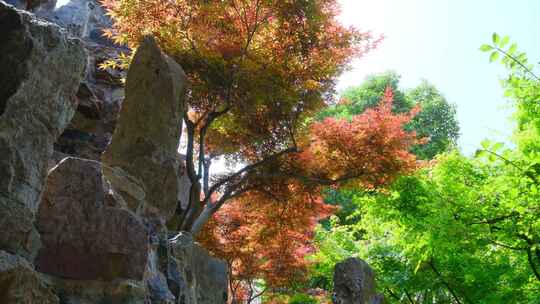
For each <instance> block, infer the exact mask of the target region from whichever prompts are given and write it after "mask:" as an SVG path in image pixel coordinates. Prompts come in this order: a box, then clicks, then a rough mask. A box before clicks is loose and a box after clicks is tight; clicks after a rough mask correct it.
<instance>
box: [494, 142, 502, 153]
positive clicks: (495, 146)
mask: <svg viewBox="0 0 540 304" xmlns="http://www.w3.org/2000/svg"><path fill="white" fill-rule="evenodd" d="M502 147H504V144H503V143H501V142H498V143H495V144H494V145H493V147H491V150H492V151H493V152H497V151H498V150H500V149H502Z"/></svg>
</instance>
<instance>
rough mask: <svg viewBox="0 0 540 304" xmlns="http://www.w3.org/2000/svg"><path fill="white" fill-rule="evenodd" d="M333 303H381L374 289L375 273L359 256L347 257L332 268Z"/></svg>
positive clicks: (380, 297) (382, 300)
mask: <svg viewBox="0 0 540 304" xmlns="http://www.w3.org/2000/svg"><path fill="white" fill-rule="evenodd" d="M332 301H333V303H334V304H382V303H383V302H384V299H383V296H382V295H380V294H377V291H376V289H375V273H374V272H373V269H371V267H369V265H368V264H367V263H366V262H364V261H363V260H361V259H359V258H348V259H346V260H345V261H343V262H341V263H338V264H336V267H335V269H334V294H333V296H332Z"/></svg>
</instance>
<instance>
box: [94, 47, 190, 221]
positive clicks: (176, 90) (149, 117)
mask: <svg viewBox="0 0 540 304" xmlns="http://www.w3.org/2000/svg"><path fill="white" fill-rule="evenodd" d="M185 86H186V78H185V75H184V72H183V71H182V68H181V67H180V66H179V65H178V64H177V63H176V62H174V61H173V60H172V59H171V58H169V57H168V56H167V55H165V54H163V53H162V52H161V50H160V49H159V47H158V46H157V44H156V42H155V41H154V40H153V39H152V38H150V37H146V38H145V39H144V40H143V41H142V43H141V45H140V46H139V48H138V50H137V52H136V54H135V56H134V58H133V62H132V64H131V66H130V68H129V71H128V76H127V82H126V98H125V100H124V102H123V104H122V110H121V112H120V118H119V121H118V125H117V127H116V130H115V131H114V134H113V138H112V140H111V144H110V145H109V146H108V147H107V149H106V151H105V152H104V154H103V156H102V162H103V163H104V164H105V165H107V167H110V168H112V170H105V171H104V174H105V176H106V177H107V179H108V180H109V181H110V182H111V185H112V187H113V188H115V189H124V188H130V189H134V188H135V187H133V186H129V187H128V186H126V185H123V184H122V183H123V182H120V181H119V180H118V179H117V178H115V176H113V174H112V173H113V172H117V173H118V174H115V175H117V176H124V180H127V181H129V183H133V184H134V185H136V186H138V187H139V188H140V189H142V190H143V191H144V193H145V196H144V199H141V197H140V196H138V197H134V193H127V192H124V193H122V195H123V196H124V199H126V200H129V201H131V202H132V203H129V202H128V204H129V205H131V206H132V209H133V210H135V211H137V212H140V214H142V215H145V216H148V217H157V218H160V219H162V221H163V223H165V222H166V221H167V220H168V219H170V218H171V217H172V216H173V215H174V212H175V210H176V207H177V203H178V193H179V191H180V188H181V186H180V166H181V161H180V157H179V155H178V152H177V149H178V144H179V139H180V134H181V128H182V115H183V111H184V90H185ZM126 196H129V198H128V197H126Z"/></svg>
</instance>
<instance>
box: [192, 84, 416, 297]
mask: <svg viewBox="0 0 540 304" xmlns="http://www.w3.org/2000/svg"><path fill="white" fill-rule="evenodd" d="M391 109H392V91H391V90H390V89H388V90H387V92H386V94H385V97H384V98H383V99H382V100H381V103H380V105H379V106H378V107H376V108H374V109H372V110H368V111H366V112H364V113H363V114H360V115H358V116H355V117H353V119H352V120H351V121H347V120H336V119H326V120H325V121H323V122H316V123H313V124H312V126H311V127H310V129H309V130H310V133H309V134H308V135H307V136H306V138H309V140H306V143H305V145H303V148H302V149H301V152H299V153H296V154H292V155H290V156H289V157H287V158H285V159H282V160H281V161H279V162H274V163H272V164H271V165H269V166H268V167H267V168H266V169H264V170H260V171H259V172H258V174H259V176H257V177H254V178H252V179H251V181H250V185H251V188H250V189H252V190H250V191H247V192H246V193H245V194H244V195H242V196H240V197H238V198H237V199H234V200H233V201H231V202H229V203H228V204H226V205H224V206H223V208H221V209H220V211H219V212H217V213H216V214H215V216H214V218H213V220H212V221H211V222H210V224H209V225H207V226H206V229H205V231H204V232H203V233H202V235H201V236H200V238H199V239H200V241H201V242H202V243H203V244H204V246H205V247H206V248H209V249H210V250H211V251H212V252H213V254H215V255H216V256H218V257H220V258H223V259H225V260H226V261H228V263H229V265H230V267H231V273H232V277H231V280H232V281H231V284H230V285H231V290H232V291H233V294H234V296H235V299H237V300H241V301H243V302H246V303H248V302H249V301H248V300H247V299H248V298H249V295H250V291H249V284H250V283H252V282H253V281H254V280H255V279H263V280H264V281H265V283H266V284H267V287H269V288H277V287H285V286H291V283H292V282H295V281H297V282H298V281H301V280H302V279H303V278H304V275H305V273H306V266H307V265H306V261H305V259H304V256H305V255H306V254H308V253H310V252H311V251H312V250H313V248H312V246H311V240H312V236H313V235H312V232H313V228H314V226H315V225H316V224H317V222H318V221H319V220H320V219H322V218H324V217H327V216H329V215H330V214H331V212H332V211H333V209H332V207H330V206H328V205H325V204H324V203H323V201H322V199H321V197H320V190H321V187H322V186H321V185H333V186H335V185H339V184H341V183H357V184H360V185H361V186H368V187H378V186H381V185H384V184H386V183H388V182H390V181H391V180H392V179H393V178H394V177H396V176H397V175H398V174H402V173H406V172H408V171H409V170H412V169H414V168H415V166H416V161H415V157H414V155H413V154H411V153H409V152H408V149H409V147H410V146H411V145H413V144H415V143H416V142H417V141H418V140H417V139H416V137H415V134H414V133H410V132H406V131H403V126H404V125H405V124H406V123H407V122H409V121H410V119H411V118H412V117H413V116H414V115H415V113H416V112H417V111H418V109H414V110H413V111H411V112H410V113H405V114H394V113H393V112H392V110H391ZM276 173H277V174H276Z"/></svg>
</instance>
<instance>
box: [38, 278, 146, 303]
mask: <svg viewBox="0 0 540 304" xmlns="http://www.w3.org/2000/svg"><path fill="white" fill-rule="evenodd" d="M48 279H49V280H50V282H51V284H52V285H53V286H54V290H55V292H56V294H57V295H58V298H60V303H61V304H97V303H99V304H149V303H150V302H148V301H147V290H146V288H145V286H144V284H143V283H142V282H139V281H133V280H115V281H111V282H102V281H76V280H66V279H61V278H55V277H49V278H48Z"/></svg>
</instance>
